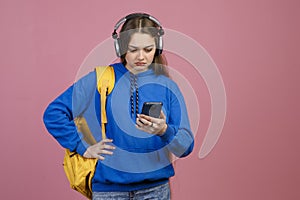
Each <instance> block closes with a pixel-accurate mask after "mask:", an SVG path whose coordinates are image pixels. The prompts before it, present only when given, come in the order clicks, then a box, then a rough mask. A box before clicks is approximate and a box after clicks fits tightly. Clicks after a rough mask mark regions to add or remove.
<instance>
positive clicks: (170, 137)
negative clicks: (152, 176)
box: [161, 83, 194, 157]
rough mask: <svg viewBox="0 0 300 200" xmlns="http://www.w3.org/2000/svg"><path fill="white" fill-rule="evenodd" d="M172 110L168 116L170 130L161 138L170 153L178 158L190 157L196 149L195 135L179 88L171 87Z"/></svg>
mask: <svg viewBox="0 0 300 200" xmlns="http://www.w3.org/2000/svg"><path fill="white" fill-rule="evenodd" d="M170 88H171V90H172V91H170V108H169V113H168V114H167V118H168V119H167V124H168V128H167V130H166V132H165V133H164V134H163V135H162V136H161V139H162V140H163V141H164V142H165V143H166V144H167V147H168V149H169V151H171V152H172V153H173V154H174V155H175V156H177V157H185V156H187V155H189V154H190V153H191V152H192V150H193V147H194V135H193V133H192V131H191V128H190V122H189V118H188V113H187V109H186V105H185V101H184V97H183V95H182V94H181V92H180V90H179V88H178V86H177V85H176V84H175V83H174V85H173V87H170Z"/></svg>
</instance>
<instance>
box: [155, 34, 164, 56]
mask: <svg viewBox="0 0 300 200" xmlns="http://www.w3.org/2000/svg"><path fill="white" fill-rule="evenodd" d="M162 51H163V40H162V36H159V37H158V42H157V48H156V51H155V55H156V56H158V55H160V54H162Z"/></svg>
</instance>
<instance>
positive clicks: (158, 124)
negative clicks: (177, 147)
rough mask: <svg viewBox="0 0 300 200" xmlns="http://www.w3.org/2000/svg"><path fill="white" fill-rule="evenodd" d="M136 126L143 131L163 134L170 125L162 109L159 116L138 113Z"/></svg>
mask: <svg viewBox="0 0 300 200" xmlns="http://www.w3.org/2000/svg"><path fill="white" fill-rule="evenodd" d="M136 127H137V129H139V130H141V131H144V132H147V133H151V134H154V135H158V136H161V135H163V134H164V133H165V132H166V130H167V127H168V125H167V123H166V116H165V114H164V113H163V111H161V112H160V116H159V118H154V117H150V116H148V115H144V114H138V115H137V118H136Z"/></svg>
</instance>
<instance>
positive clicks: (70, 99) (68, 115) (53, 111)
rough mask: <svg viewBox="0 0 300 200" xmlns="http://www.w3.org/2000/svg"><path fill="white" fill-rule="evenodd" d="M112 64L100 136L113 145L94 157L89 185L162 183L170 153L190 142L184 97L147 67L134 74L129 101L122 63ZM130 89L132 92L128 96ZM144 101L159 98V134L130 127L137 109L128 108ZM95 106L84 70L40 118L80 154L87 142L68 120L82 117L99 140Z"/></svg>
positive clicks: (91, 78) (179, 153)
mask: <svg viewBox="0 0 300 200" xmlns="http://www.w3.org/2000/svg"><path fill="white" fill-rule="evenodd" d="M112 66H113V67H114V71H115V86H114V89H113V91H112V93H110V94H109V95H108V96H107V100H106V101H107V102H106V113H107V119H108V123H107V124H106V135H107V138H110V139H112V140H113V143H112V145H114V146H115V147H116V149H115V150H114V154H113V155H105V160H103V161H100V160H99V161H98V162H97V166H96V171H95V174H94V177H93V181H92V190H93V191H96V192H99V191H134V190H139V189H145V188H149V187H154V186H157V185H160V184H163V183H166V182H167V181H168V180H169V178H170V177H171V176H173V175H174V169H173V166H172V160H171V156H170V155H171V154H173V155H175V156H176V157H184V156H187V155H188V154H190V153H191V151H192V149H193V146H194V140H193V134H192V132H191V129H190V124H189V119H188V115H187V110H186V106H185V102H184V98H183V96H182V94H181V92H180V90H179V88H178V86H177V85H176V83H175V82H174V81H172V80H171V79H169V78H168V77H166V76H163V75H155V74H154V72H153V70H152V69H149V70H147V71H145V72H142V73H139V74H137V75H136V78H137V85H138V100H137V101H133V102H132V101H131V100H130V98H131V94H130V84H131V81H130V74H129V71H128V70H127V69H126V68H125V67H124V65H123V64H122V63H116V64H113V65H112ZM136 93H137V92H136V91H134V92H133V97H134V98H135V97H136ZM147 101H151V102H162V103H163V108H162V109H163V112H164V114H165V115H166V123H167V125H168V128H167V130H166V132H165V133H164V134H163V135H162V136H156V135H152V134H149V133H146V132H142V131H140V130H138V129H137V128H136V127H135V121H136V114H137V113H135V111H134V112H133V113H132V107H134V108H135V107H136V104H138V105H137V107H138V110H139V112H141V109H142V105H143V103H144V102H147ZM132 104H134V105H132ZM99 111H100V94H99V93H98V91H97V88H96V73H95V72H90V73H89V74H87V75H86V76H84V77H83V78H81V79H80V80H78V81H77V82H76V83H74V84H73V85H72V86H71V87H69V88H68V89H67V90H66V91H65V92H63V93H62V94H61V95H60V96H59V97H57V98H56V99H55V100H54V101H53V102H52V103H50V104H49V106H48V107H47V109H46V111H45V113H44V123H45V126H46V128H47V129H48V131H49V133H50V134H51V135H52V136H53V137H54V138H55V139H56V140H57V141H58V142H59V143H60V145H61V146H63V147H64V148H68V149H70V150H71V151H76V152H78V153H79V154H81V155H83V154H84V152H85V151H86V149H87V148H88V146H89V145H88V144H87V143H86V142H85V141H84V140H83V139H82V134H81V133H80V132H78V131H77V129H76V126H75V123H74V121H73V119H74V118H75V117H77V116H84V117H85V118H86V120H87V122H88V125H89V128H90V129H91V131H92V133H93V135H94V137H95V139H96V140H97V141H98V142H99V141H101V139H102V138H101V123H100V122H101V119H100V112H99Z"/></svg>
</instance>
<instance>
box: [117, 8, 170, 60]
mask: <svg viewBox="0 0 300 200" xmlns="http://www.w3.org/2000/svg"><path fill="white" fill-rule="evenodd" d="M135 17H144V18H148V19H150V20H151V21H153V22H154V23H155V24H156V25H157V26H158V44H157V47H156V51H155V55H160V54H161V53H162V51H163V39H162V36H163V35H164V30H163V28H162V26H161V24H160V23H159V21H158V20H157V19H156V18H155V17H153V16H151V15H149V14H146V13H132V14H129V15H127V16H126V17H123V18H122V19H120V20H119V21H118V22H117V23H116V25H115V27H114V31H113V33H112V38H113V39H114V46H115V50H116V54H117V56H118V57H121V48H120V38H119V36H118V33H117V30H118V28H119V27H120V26H121V25H122V24H124V23H125V22H126V21H128V20H130V19H133V18H135Z"/></svg>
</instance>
